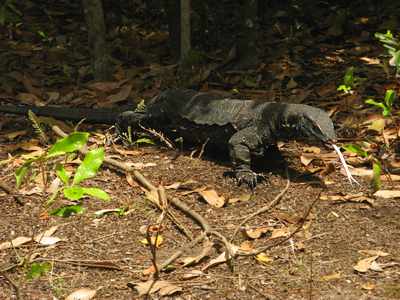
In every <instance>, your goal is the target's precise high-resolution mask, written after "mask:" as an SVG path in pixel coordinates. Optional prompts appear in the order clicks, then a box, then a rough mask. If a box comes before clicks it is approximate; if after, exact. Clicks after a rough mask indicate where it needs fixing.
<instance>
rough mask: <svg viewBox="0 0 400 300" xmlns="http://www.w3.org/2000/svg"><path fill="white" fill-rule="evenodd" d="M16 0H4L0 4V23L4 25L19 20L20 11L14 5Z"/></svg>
mask: <svg viewBox="0 0 400 300" xmlns="http://www.w3.org/2000/svg"><path fill="white" fill-rule="evenodd" d="M16 2H17V1H16V0H5V1H3V3H2V4H0V25H1V26H5V25H9V24H11V25H12V24H13V23H17V22H19V21H20V19H21V16H22V13H21V12H20V11H19V10H18V8H17V7H16Z"/></svg>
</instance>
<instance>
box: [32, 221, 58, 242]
mask: <svg viewBox="0 0 400 300" xmlns="http://www.w3.org/2000/svg"><path fill="white" fill-rule="evenodd" d="M58 227H59V225H55V226H51V227H50V228H49V229H47V230H45V231H43V232H42V233H39V234H37V235H36V236H35V237H34V238H33V240H34V241H35V242H38V243H39V241H40V239H41V238H43V237H45V236H52V235H53V234H54V233H55V232H56V231H57V229H58Z"/></svg>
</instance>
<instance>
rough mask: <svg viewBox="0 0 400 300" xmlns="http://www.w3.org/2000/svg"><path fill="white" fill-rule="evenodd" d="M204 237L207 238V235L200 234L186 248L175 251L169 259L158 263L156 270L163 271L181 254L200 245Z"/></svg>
mask: <svg viewBox="0 0 400 300" xmlns="http://www.w3.org/2000/svg"><path fill="white" fill-rule="evenodd" d="M206 237H207V235H206V234H205V233H201V234H200V235H199V236H198V237H196V238H195V239H194V240H192V241H191V242H190V243H188V244H187V245H186V246H183V247H181V248H180V249H179V250H177V251H175V252H174V254H172V255H171V256H170V257H168V258H167V259H166V260H164V261H163V262H162V263H160V264H159V265H158V269H159V270H163V269H164V268H166V267H167V266H169V265H170V264H172V263H173V262H174V261H175V260H177V259H178V258H179V257H181V256H182V254H183V253H185V252H186V251H188V250H191V249H192V248H193V247H194V246H195V245H197V244H198V243H200V242H201V241H202V240H204V239H205V238H206Z"/></svg>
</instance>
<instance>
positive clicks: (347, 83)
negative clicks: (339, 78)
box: [337, 67, 358, 94]
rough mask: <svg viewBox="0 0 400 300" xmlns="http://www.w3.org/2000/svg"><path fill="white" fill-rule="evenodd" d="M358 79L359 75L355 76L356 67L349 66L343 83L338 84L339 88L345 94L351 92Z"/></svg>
mask: <svg viewBox="0 0 400 300" xmlns="http://www.w3.org/2000/svg"><path fill="white" fill-rule="evenodd" d="M357 80H358V79H357V77H355V76H354V67H349V68H347V70H346V73H345V74H344V76H343V83H342V84H341V85H339V86H338V88H337V90H338V91H342V92H344V93H345V94H351V93H353V89H354V87H355V86H356V84H357Z"/></svg>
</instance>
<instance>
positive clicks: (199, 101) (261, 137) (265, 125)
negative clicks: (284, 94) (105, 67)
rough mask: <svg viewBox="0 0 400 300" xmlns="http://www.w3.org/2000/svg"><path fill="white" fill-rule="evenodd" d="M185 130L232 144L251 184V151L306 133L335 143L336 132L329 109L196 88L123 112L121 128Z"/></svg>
mask: <svg viewBox="0 0 400 300" xmlns="http://www.w3.org/2000/svg"><path fill="white" fill-rule="evenodd" d="M139 123H140V124H141V125H143V126H145V127H150V128H154V129H159V130H161V131H163V132H166V133H170V134H173V135H174V136H177V137H179V136H182V137H183V138H184V141H185V140H186V141H190V142H195V143H204V142H205V141H206V140H208V144H210V145H212V146H216V147H217V148H221V149H223V148H227V149H228V150H229V155H230V157H231V160H232V164H233V166H234V174H235V177H236V179H237V181H238V183H239V184H240V183H246V184H248V185H249V186H250V187H251V188H254V187H255V186H256V184H257V174H256V173H254V172H253V171H252V170H251V167H250V166H251V156H252V155H262V154H263V153H264V150H265V149H266V148H267V147H269V146H270V145H273V144H275V143H276V142H277V141H280V140H292V139H300V140H306V141H308V142H313V141H319V142H323V143H325V144H329V143H332V142H334V141H335V139H336V134H335V131H334V127H333V123H332V120H331V119H330V118H329V115H328V114H327V113H326V112H324V111H323V110H321V109H319V108H315V107H312V106H308V105H302V104H287V103H277V102H264V103H262V102H256V101H251V100H237V99H221V98H220V97H218V96H213V95H210V94H207V93H198V92H195V91H192V90H168V91H166V92H163V93H161V94H160V95H159V96H158V97H156V98H154V99H153V100H152V101H150V103H149V104H148V105H147V106H146V110H145V111H144V112H142V113H137V112H133V111H126V112H123V113H122V114H121V115H120V116H119V118H118V121H117V124H118V125H119V126H120V127H121V128H127V127H128V126H132V127H133V128H135V127H137V124H139Z"/></svg>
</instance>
